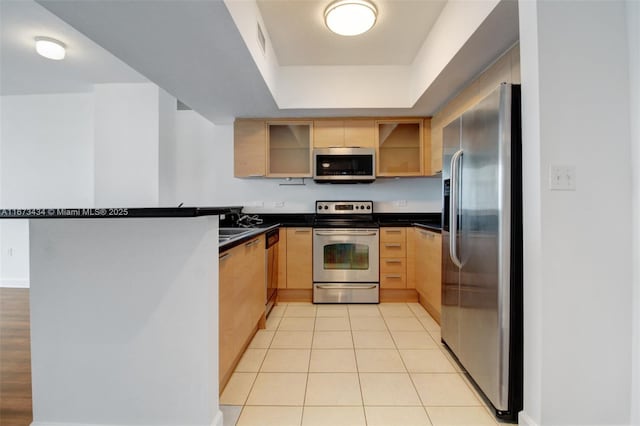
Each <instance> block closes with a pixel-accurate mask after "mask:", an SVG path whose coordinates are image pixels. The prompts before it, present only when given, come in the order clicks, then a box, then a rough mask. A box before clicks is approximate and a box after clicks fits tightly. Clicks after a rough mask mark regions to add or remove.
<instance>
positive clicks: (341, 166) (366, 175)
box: [313, 148, 376, 183]
mask: <svg viewBox="0 0 640 426" xmlns="http://www.w3.org/2000/svg"><path fill="white" fill-rule="evenodd" d="M375 166H376V152H375V150H374V149H372V148H320V149H315V150H313V180H315V181H316V182H318V183H370V182H373V181H374V180H375V179H376V174H375Z"/></svg>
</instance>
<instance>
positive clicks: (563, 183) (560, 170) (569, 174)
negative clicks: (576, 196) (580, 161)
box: [549, 165, 576, 191]
mask: <svg viewBox="0 0 640 426" xmlns="http://www.w3.org/2000/svg"><path fill="white" fill-rule="evenodd" d="M549 189H550V190H552V191H575V190H576V166H556V165H551V166H550V167H549Z"/></svg>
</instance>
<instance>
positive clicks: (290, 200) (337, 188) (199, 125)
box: [176, 111, 441, 212]
mask: <svg viewBox="0 0 640 426" xmlns="http://www.w3.org/2000/svg"><path fill="white" fill-rule="evenodd" d="M176 134H177V146H178V151H177V155H176V158H177V162H178V164H177V168H176V172H177V179H178V183H177V192H178V195H177V201H178V202H184V203H185V205H247V206H249V207H248V208H247V209H246V211H251V212H313V211H314V201H315V200H320V199H365V200H374V201H377V202H378V203H376V205H375V208H376V210H377V211H380V212H381V211H404V212H440V210H441V187H440V179H439V178H403V179H378V180H377V181H376V182H374V183H372V184H366V185H365V184H362V185H321V184H316V183H314V182H313V181H312V180H311V179H305V185H286V184H290V183H300V182H301V179H295V180H293V181H291V182H287V181H286V180H284V179H264V178H258V179H238V178H234V177H233V125H213V124H211V123H210V122H208V121H206V120H205V119H203V118H202V117H201V116H200V115H198V114H197V113H195V112H193V111H178V116H177V120H176ZM396 201H406V202H407V203H406V206H403V207H400V206H397V205H395V204H396V203H395V202H396Z"/></svg>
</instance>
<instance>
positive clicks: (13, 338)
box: [0, 288, 33, 426]
mask: <svg viewBox="0 0 640 426" xmlns="http://www.w3.org/2000/svg"><path fill="white" fill-rule="evenodd" d="M32 418H33V415H32V408H31V345H30V336H29V290H28V289H22V288H0V425H2V426H28V425H29V424H31V421H32Z"/></svg>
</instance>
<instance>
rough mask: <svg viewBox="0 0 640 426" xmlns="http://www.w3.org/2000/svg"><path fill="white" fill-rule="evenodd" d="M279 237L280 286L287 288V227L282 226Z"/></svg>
mask: <svg viewBox="0 0 640 426" xmlns="http://www.w3.org/2000/svg"><path fill="white" fill-rule="evenodd" d="M278 237H279V241H278V288H287V228H280V229H279V230H278Z"/></svg>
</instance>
